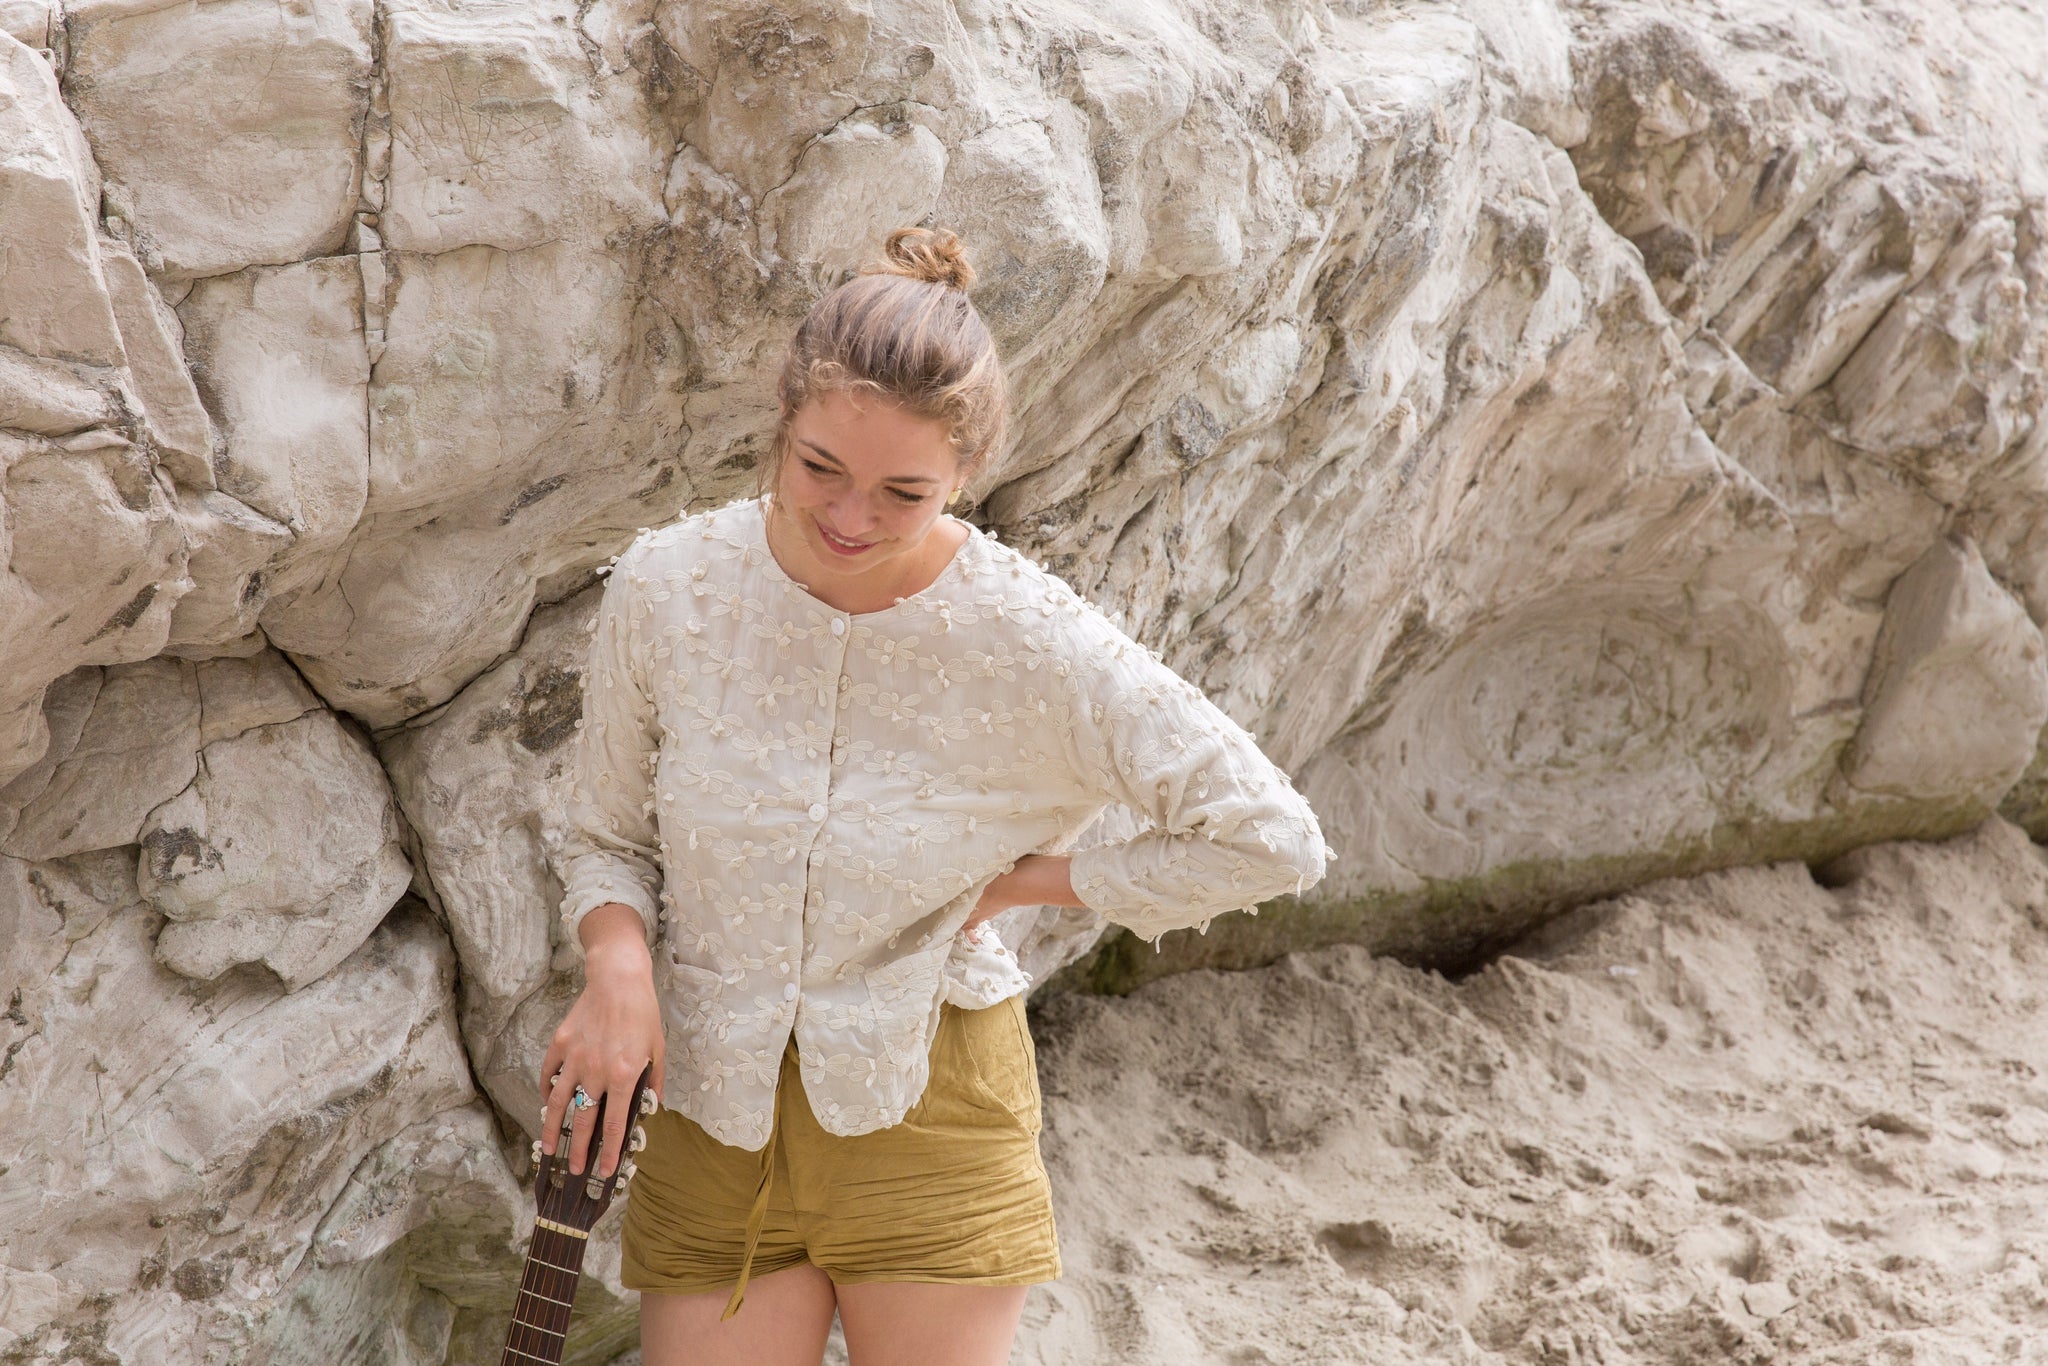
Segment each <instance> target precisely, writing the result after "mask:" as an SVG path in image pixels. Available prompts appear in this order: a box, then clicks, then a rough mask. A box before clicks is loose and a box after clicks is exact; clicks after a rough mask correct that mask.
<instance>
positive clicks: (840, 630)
mask: <svg viewBox="0 0 2048 1366" xmlns="http://www.w3.org/2000/svg"><path fill="white" fill-rule="evenodd" d="M832 634H833V635H835V636H843V635H845V634H846V620H845V618H843V617H834V618H832Z"/></svg>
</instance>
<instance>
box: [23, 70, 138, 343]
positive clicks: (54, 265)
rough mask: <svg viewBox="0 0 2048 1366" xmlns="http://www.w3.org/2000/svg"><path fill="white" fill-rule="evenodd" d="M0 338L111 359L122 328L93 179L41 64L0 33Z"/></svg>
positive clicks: (53, 79)
mask: <svg viewBox="0 0 2048 1366" xmlns="http://www.w3.org/2000/svg"><path fill="white" fill-rule="evenodd" d="M0 148H4V149H5V152H4V153H0V218H4V219H5V221H6V223H7V245H6V247H5V251H6V256H5V258H4V259H5V261H6V263H7V267H8V268H7V269H6V270H5V271H0V345H4V346H8V347H12V348H13V349H14V350H16V351H20V352H25V353H26V354H28V355H31V356H47V357H49V358H51V359H53V360H66V361H74V362H80V363H83V364H86V365H99V366H113V365H119V364H120V363H121V334H120V330H119V328H118V327H117V326H116V324H115V322H114V310H113V306H112V304H111V303H110V301H109V300H108V298H107V291H106V285H105V283H104V282H103V280H102V279H101V276H100V251H99V234H98V226H97V218H98V206H99V196H100V183H99V175H98V172H97V169H96V168H95V166H94V164H93V158H92V153H91V152H90V150H88V148H87V147H86V143H85V139H84V138H83V137H82V136H81V135H80V134H79V131H78V125H77V123H76V122H74V121H73V120H72V118H71V116H70V114H69V112H68V111H67V110H66V109H65V107H64V102H63V99H62V97H61V96H60V94H59V92H58V89H57V75H56V73H55V72H54V71H52V70H51V69H50V65H49V63H48V62H46V61H44V60H43V59H42V58H41V57H40V56H38V55H37V54H35V53H34V52H31V51H30V50H29V49H28V48H26V47H23V46H22V45H21V44H20V43H18V42H15V41H14V40H12V39H6V40H4V41H0Z"/></svg>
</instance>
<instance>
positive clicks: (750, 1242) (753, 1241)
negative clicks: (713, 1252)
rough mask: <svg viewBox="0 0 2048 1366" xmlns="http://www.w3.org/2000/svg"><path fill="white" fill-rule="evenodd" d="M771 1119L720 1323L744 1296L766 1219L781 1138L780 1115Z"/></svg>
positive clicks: (733, 1311)
mask: <svg viewBox="0 0 2048 1366" xmlns="http://www.w3.org/2000/svg"><path fill="white" fill-rule="evenodd" d="M771 1122H772V1123H774V1127H773V1128H771V1129H770V1130H769V1131H768V1143H767V1146H766V1147H764V1148H762V1149H761V1181H760V1184H759V1185H757V1186H756V1187H755V1188H754V1207H753V1209H752V1210H750V1211H748V1213H747V1250H746V1252H745V1253H743V1254H742V1255H741V1257H740V1278H739V1280H738V1281H737V1282H735V1283H734V1285H733V1288H732V1298H731V1299H729V1300H727V1301H726V1302H725V1312H724V1313H723V1314H720V1315H719V1316H718V1319H719V1322H721V1323H723V1322H724V1321H725V1320H727V1319H729V1318H731V1317H732V1316H733V1315H734V1314H737V1313H739V1312H740V1302H741V1301H742V1300H744V1299H746V1297H747V1278H748V1277H749V1276H751V1275H753V1274H754V1249H756V1248H758V1247H759V1246H760V1245H761V1226H762V1225H763V1224H765V1223H767V1222H768V1187H769V1185H770V1183H771V1182H772V1181H773V1180H774V1179H775V1148H776V1145H777V1144H779V1143H781V1142H782V1125H781V1123H780V1117H779V1116H778V1117H776V1119H775V1120H773V1121H771Z"/></svg>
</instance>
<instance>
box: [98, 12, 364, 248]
mask: <svg viewBox="0 0 2048 1366" xmlns="http://www.w3.org/2000/svg"><path fill="white" fill-rule="evenodd" d="M372 9H373V7H372V5H371V4H370V0H309V2H308V3H305V4H296V5H291V6H287V7H283V8H280V7H278V6H276V5H266V4H262V3H259V0H228V3H225V4H210V5H207V6H205V7H203V8H202V7H200V6H198V5H196V4H173V5H156V4H151V3H146V2H138V0H87V3H84V4H80V5H74V6H71V7H70V8H68V9H67V11H66V14H65V22H66V28H67V35H68V38H69V45H70V65H69V68H68V69H67V71H66V73H65V90H66V94H67V96H68V97H69V99H70V102H71V107H72V108H73V109H75V110H76V111H77V112H78V115H79V119H80V121H81V122H83V124H84V125H85V130H86V133H87V135H88V136H89V137H90V138H91V139H92V144H93V150H94V153H95V155H96V157H97V159H98V162H99V167H100V170H101V171H102V172H103V173H105V175H106V176H107V197H108V202H109V205H110V207H111V208H112V209H113V211H114V212H116V213H118V214H119V215H120V216H121V217H122V218H123V219H125V220H126V221H127V222H128V223H129V224H130V225H131V226H132V229H133V232H134V240H135V243H136V247H137V249H138V251H139V253H140V254H141V255H142V257H143V260H144V263H145V264H147V265H148V266H149V267H150V269H151V270H153V271H159V272H162V273H164V274H166V275H169V276H171V277H174V278H175V277H189V276H198V275H218V274H221V273H223V272H226V271H233V270H240V269H242V268H243V267H245V266H250V265H280V264H283V263H285V262H290V261H298V260H302V259H304V258H306V257H309V256H316V255H322V254H325V253H328V252H332V251H334V250H336V249H337V248H339V247H340V246H341V245H342V242H343V239H344V238H345V237H346V235H347V233H348V228H349V223H350V215H351V214H352V213H353V212H354V209H355V204H356V198H357V193H358V189H359V186H360V183H361V179H362V173H361V165H360V158H361V152H362V144H361V135H360V131H359V130H360V128H361V125H362V121H363V120H364V118H365V117H366V116H367V115H368V112H369V109H368V104H369V86H370V77H371V70H370V28H371V21H372Z"/></svg>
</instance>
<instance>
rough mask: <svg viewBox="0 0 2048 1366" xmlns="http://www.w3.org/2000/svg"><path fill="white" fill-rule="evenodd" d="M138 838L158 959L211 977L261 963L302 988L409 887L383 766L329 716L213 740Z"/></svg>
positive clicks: (409, 872)
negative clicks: (191, 775) (157, 926)
mask: <svg viewBox="0 0 2048 1366" xmlns="http://www.w3.org/2000/svg"><path fill="white" fill-rule="evenodd" d="M309 835H310V836H311V838H310V839H309V838H308V837H309ZM139 842H140V843H141V845H142V855H141V866H140V869H139V871H138V873H137V883H138V886H139V889H140V891H141V893H142V895H143V897H144V898H146V899H147V900H148V901H149V902H150V904H151V905H153V906H154V907H155V908H156V909H157V910H158V911H159V912H161V913H162V914H163V915H164V916H165V917H166V918H167V919H169V920H170V921H171V922H172V923H170V924H168V925H166V926H164V928H163V932H162V933H161V934H160V935H158V936H157V946H156V949H157V958H158V959H159V960H160V961H161V962H162V963H163V964H164V965H165V966H166V967H169V968H171V969H173V970H175V971H177V972H181V973H184V974H185V975H186V976H188V977H199V978H204V979H208V980H211V979H213V978H215V977H218V976H220V974H221V973H223V972H225V971H226V970H227V969H228V968H230V967H233V966H234V965H235V964H237V963H261V964H263V965H264V966H265V967H267V968H269V969H270V970H271V971H272V972H275V973H276V974H277V975H278V976H279V977H280V978H282V979H283V981H284V984H285V986H286V987H287V988H290V989H292V990H297V989H298V988H300V987H303V986H305V985H306V984H307V983H308V982H312V981H314V980H316V979H318V978H319V977H321V976H323V975H324V974H325V973H327V972H328V970H330V969H331V968H333V967H334V965H335V964H337V963H339V962H340V961H341V960H342V959H344V958H346V957H347V956H348V955H349V954H350V953H352V952H353V951H354V950H355V947H356V945H358V944H360V943H362V942H363V940H364V938H365V937H367V936H368V935H369V933H370V931H371V930H373V929H374V928H376V925H377V922H378V921H380V920H382V919H383V918H384V913H385V912H386V911H388V910H389V909H390V908H391V907H392V905H393V904H394V903H396V902H397V900H398V898H399V896H400V895H401V894H403V893H404V891H405V889H406V885H407V884H408V883H409V882H410V881H411V879H412V868H411V865H409V864H408V863H407V862H406V860H405V855H404V854H403V853H402V852H401V851H400V849H399V842H398V819H397V812H396V810H395V809H394V808H393V806H392V804H391V795H390V791H389V789H388V787H387V786H386V785H385V783H384V775H383V772H382V771H381V770H380V769H379V768H378V767H377V763H376V760H375V759H374V758H373V757H372V756H371V754H370V752H369V750H368V749H367V748H366V747H365V746H364V745H363V743H362V742H361V741H359V740H357V739H356V738H355V737H353V736H351V735H349V734H348V733H347V732H346V731H344V730H343V729H342V728H341V724H340V723H339V722H338V721H336V720H335V719H334V717H333V715H332V714H331V713H328V712H326V711H314V712H311V713H309V714H307V715H305V716H302V717H299V718H297V719H295V720H291V721H288V722H276V723H272V724H268V725H258V726H255V727H253V728H251V729H249V730H247V731H245V732H242V733H241V734H237V735H231V736H229V737H227V738H224V739H219V740H215V741H213V742H212V743H210V744H208V745H207V746H206V747H205V748H204V749H202V750H201V751H200V752H199V772H198V776H197V777H196V778H195V780H194V781H193V783H192V785H191V786H190V787H188V788H186V789H185V790H184V791H183V792H181V793H179V794H178V795H177V796H176V797H175V798H173V799H172V800H170V801H168V802H166V803H164V804H163V805H162V806H160V807H158V808H157V809H156V810H154V811H152V812H151V813H150V816H149V819H148V820H147V821H146V822H145V823H144V824H143V827H142V832H141V836H140V841H139Z"/></svg>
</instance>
